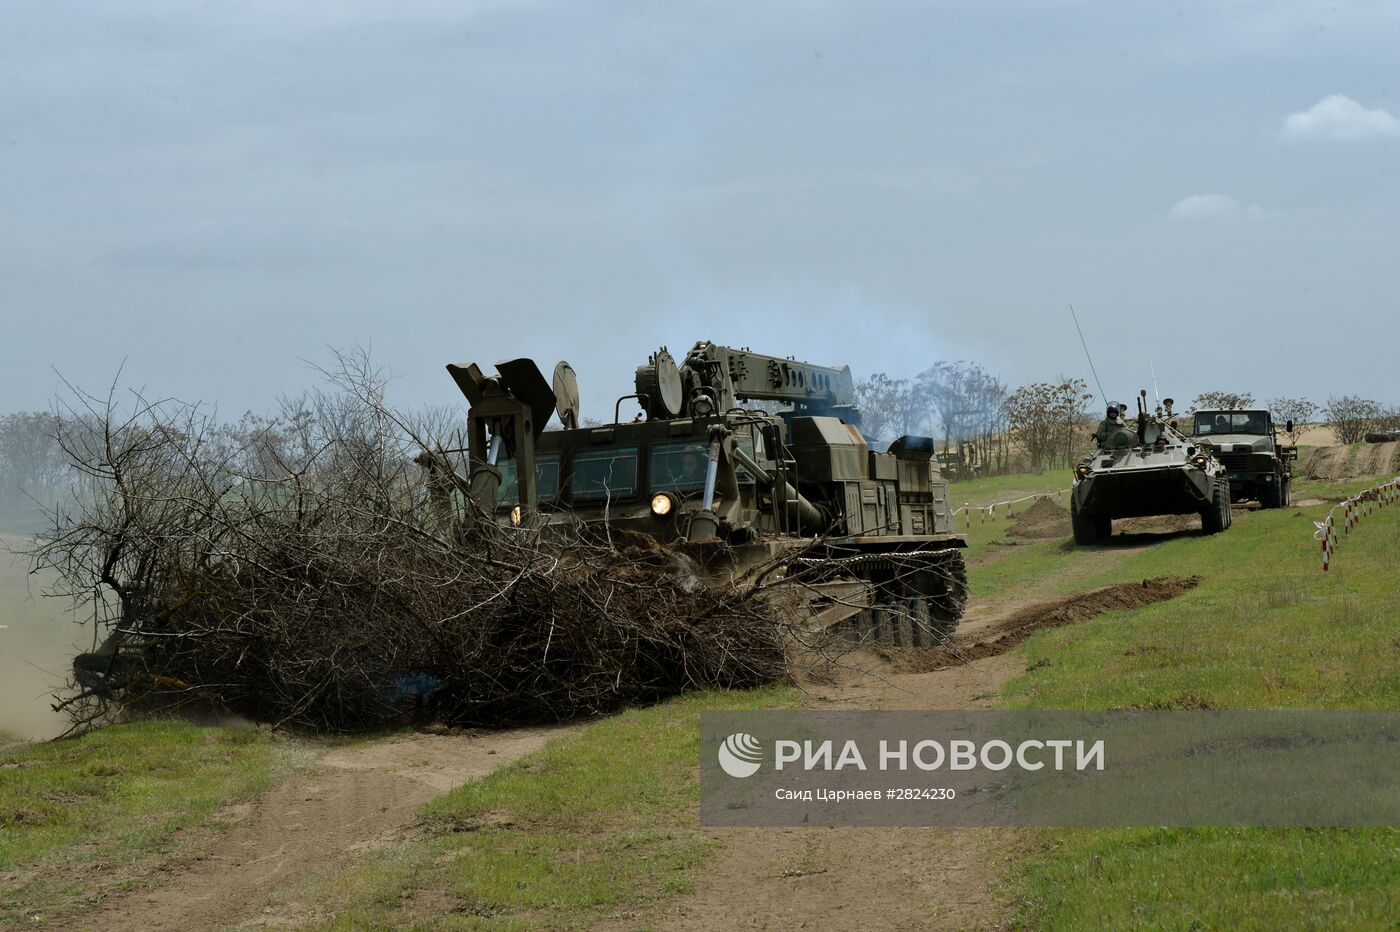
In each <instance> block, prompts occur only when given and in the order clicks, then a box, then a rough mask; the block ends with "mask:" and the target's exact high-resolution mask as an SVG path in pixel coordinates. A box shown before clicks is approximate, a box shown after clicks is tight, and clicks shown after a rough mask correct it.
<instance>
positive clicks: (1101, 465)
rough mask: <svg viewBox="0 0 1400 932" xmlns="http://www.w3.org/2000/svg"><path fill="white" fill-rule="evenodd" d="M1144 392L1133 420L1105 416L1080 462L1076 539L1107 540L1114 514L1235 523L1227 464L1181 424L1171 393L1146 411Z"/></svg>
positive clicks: (1213, 527)
mask: <svg viewBox="0 0 1400 932" xmlns="http://www.w3.org/2000/svg"><path fill="white" fill-rule="evenodd" d="M1146 398H1147V392H1146V390H1143V391H1142V392H1141V393H1140V395H1139V398H1138V414H1137V418H1136V419H1135V423H1134V424H1128V423H1122V422H1118V423H1115V422H1111V421H1105V422H1104V425H1101V427H1100V431H1099V432H1097V433H1096V434H1095V440H1096V441H1097V449H1096V450H1095V451H1094V452H1093V453H1091V454H1090V455H1088V456H1086V457H1085V458H1084V459H1083V460H1082V461H1081V462H1080V463H1079V464H1078V465H1077V466H1075V469H1074V485H1073V487H1072V489H1071V491H1070V523H1071V526H1072V527H1073V530H1074V542H1075V543H1076V544H1097V543H1101V542H1103V541H1104V540H1105V539H1107V538H1108V537H1109V536H1110V535H1111V534H1112V533H1113V521H1114V520H1115V519H1117V518H1145V517H1151V516H1157V515H1189V514H1199V515H1200V516H1201V528H1202V529H1203V530H1204V531H1205V532H1206V533H1207V534H1216V533H1219V532H1220V531H1223V530H1225V529H1226V528H1228V527H1229V526H1230V524H1231V516H1230V486H1229V480H1228V479H1227V478H1226V474H1225V468H1224V466H1222V465H1221V463H1220V461H1219V460H1218V459H1216V458H1215V456H1214V455H1213V454H1212V452H1211V451H1210V450H1208V449H1206V448H1204V447H1202V446H1201V445H1200V444H1198V443H1197V442H1196V441H1195V440H1193V439H1191V438H1189V437H1187V436H1185V435H1183V434H1182V433H1181V432H1180V431H1178V430H1177V429H1176V427H1175V426H1174V425H1175V424H1176V421H1175V419H1174V417H1173V415H1172V410H1171V409H1172V400H1171V399H1170V398H1166V399H1163V401H1162V405H1161V407H1160V408H1159V409H1158V410H1156V411H1148V408H1147V403H1146ZM1114 407H1115V408H1117V409H1118V410H1120V411H1121V410H1124V407H1125V406H1123V405H1115V406H1114Z"/></svg>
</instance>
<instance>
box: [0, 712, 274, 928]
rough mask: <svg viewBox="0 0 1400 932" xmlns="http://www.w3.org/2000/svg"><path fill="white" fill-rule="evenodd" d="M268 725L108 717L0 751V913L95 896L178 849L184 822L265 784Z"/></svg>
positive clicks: (270, 752) (22, 913)
mask: <svg viewBox="0 0 1400 932" xmlns="http://www.w3.org/2000/svg"><path fill="white" fill-rule="evenodd" d="M282 758H283V755H282V753H281V752H280V751H279V750H278V748H277V747H276V746H275V745H274V743H273V741H272V740H271V739H270V738H269V737H268V735H267V733H266V732H263V731H252V730H244V731H234V730H229V729H219V728H198V727H195V726H193V725H186V724H182V723H175V722H150V723H144V724H139V725H123V726H114V727H112V728H107V729H104V730H102V731H100V732H97V733H95V734H90V735H85V736H83V737H81V738H75V739H70V740H65V741H55V742H50V743H46V744H36V745H29V746H26V747H22V748H18V749H14V750H11V751H9V752H6V753H3V754H0V880H2V881H3V882H0V924H3V923H5V922H7V921H17V920H20V919H23V920H25V921H26V922H33V921H34V919H33V918H32V917H34V916H36V915H37V916H39V917H40V918H41V919H42V918H43V917H44V916H45V915H46V914H52V913H55V912H62V911H63V910H64V909H66V908H67V907H70V906H72V905H74V904H77V903H80V902H83V901H90V900H91V898H93V897H95V896H100V895H101V894H102V893H103V892H104V891H105V890H107V889H109V888H110V886H111V885H112V884H113V883H114V882H116V883H118V884H120V882H121V880H122V878H124V877H126V878H129V877H132V876H135V875H136V874H139V873H140V869H141V868H143V867H144V866H148V865H150V864H152V863H154V862H155V861H156V860H158V859H160V858H162V857H165V856H168V855H170V854H172V853H173V852H175V851H176V850H177V849H178V847H179V844H180V840H181V837H182V836H181V834H180V833H181V832H182V830H186V829H190V828H194V827H197V826H203V825H207V824H209V823H211V821H216V820H215V819H214V816H215V815H216V813H217V811H218V810H219V809H220V808H222V807H224V806H226V805H228V804H229V803H232V802H237V801H238V800H241V799H245V798H247V797H249V796H252V795H253V794H255V793H257V792H258V791H260V790H261V789H263V788H264V787H265V786H266V784H267V782H268V780H269V778H270V776H271V774H272V773H273V772H274V770H275V769H276V766H277V764H278V763H279V761H280V760H282Z"/></svg>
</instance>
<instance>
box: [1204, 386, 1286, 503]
mask: <svg viewBox="0 0 1400 932" xmlns="http://www.w3.org/2000/svg"><path fill="white" fill-rule="evenodd" d="M1192 425H1193V426H1192V431H1191V433H1192V436H1193V437H1194V438H1195V439H1196V441H1197V443H1198V444H1199V445H1200V446H1201V447H1202V448H1204V449H1208V450H1210V451H1211V452H1212V453H1213V454H1214V455H1215V457H1216V459H1218V460H1220V462H1221V464H1222V465H1223V466H1224V467H1225V472H1226V474H1227V475H1228V476H1229V478H1230V500H1231V501H1236V502H1238V501H1245V500H1249V499H1253V500H1255V501H1258V502H1259V504H1260V505H1262V506H1263V507H1265V508H1282V507H1285V506H1286V505H1288V502H1289V499H1290V496H1291V487H1292V482H1293V461H1294V460H1296V459H1297V457H1298V449H1297V447H1292V446H1288V445H1286V444H1282V443H1280V442H1279V439H1278V433H1277V428H1276V425H1275V424H1274V420H1273V416H1272V415H1271V414H1270V413H1269V412H1268V411H1267V410H1265V409H1262V408H1255V409H1246V410H1231V411H1219V410H1209V411H1197V412H1196V413H1195V414H1194V415H1193V420H1192ZM1289 426H1290V427H1291V424H1290V425H1289Z"/></svg>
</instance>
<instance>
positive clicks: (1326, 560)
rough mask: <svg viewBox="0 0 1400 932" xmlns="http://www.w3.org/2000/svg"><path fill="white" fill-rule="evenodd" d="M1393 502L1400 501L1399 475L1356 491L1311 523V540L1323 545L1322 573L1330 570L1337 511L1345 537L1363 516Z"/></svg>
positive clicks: (1334, 546)
mask: <svg viewBox="0 0 1400 932" xmlns="http://www.w3.org/2000/svg"><path fill="white" fill-rule="evenodd" d="M1396 501H1400V476H1397V477H1396V478H1394V479H1391V480H1390V481H1389V482H1383V483H1381V484H1380V485H1377V486H1373V487H1371V488H1369V489H1363V490H1361V491H1360V492H1357V493H1356V494H1355V495H1353V496H1352V497H1351V498H1349V499H1347V500H1346V501H1344V502H1338V503H1337V504H1335V505H1333V506H1332V508H1331V510H1330V511H1328V512H1327V517H1326V519H1325V520H1322V521H1314V522H1313V526H1314V527H1316V528H1317V530H1315V531H1314V532H1313V540H1316V541H1321V543H1322V571H1323V572H1324V573H1325V572H1327V571H1328V570H1329V569H1331V567H1332V553H1333V551H1334V550H1335V549H1336V547H1337V513H1338V512H1341V517H1342V521H1341V528H1342V536H1343V537H1346V536H1348V535H1349V534H1351V529H1352V528H1354V527H1356V525H1357V524H1359V523H1360V522H1361V519H1362V518H1363V517H1365V516H1367V515H1371V514H1375V513H1376V512H1377V511H1379V510H1380V509H1382V508H1384V507H1386V506H1387V505H1393V504H1394V503H1395V502H1396Z"/></svg>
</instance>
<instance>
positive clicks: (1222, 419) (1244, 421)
mask: <svg viewBox="0 0 1400 932" xmlns="http://www.w3.org/2000/svg"><path fill="white" fill-rule="evenodd" d="M1268 432H1269V416H1268V415H1267V414H1265V413H1264V412H1263V411H1202V412H1200V413H1199V414H1197V415H1196V436H1197V437H1209V436H1210V435H1212V434H1255V435H1257V436H1261V437H1262V436H1264V435H1265V434H1267V433H1268Z"/></svg>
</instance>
